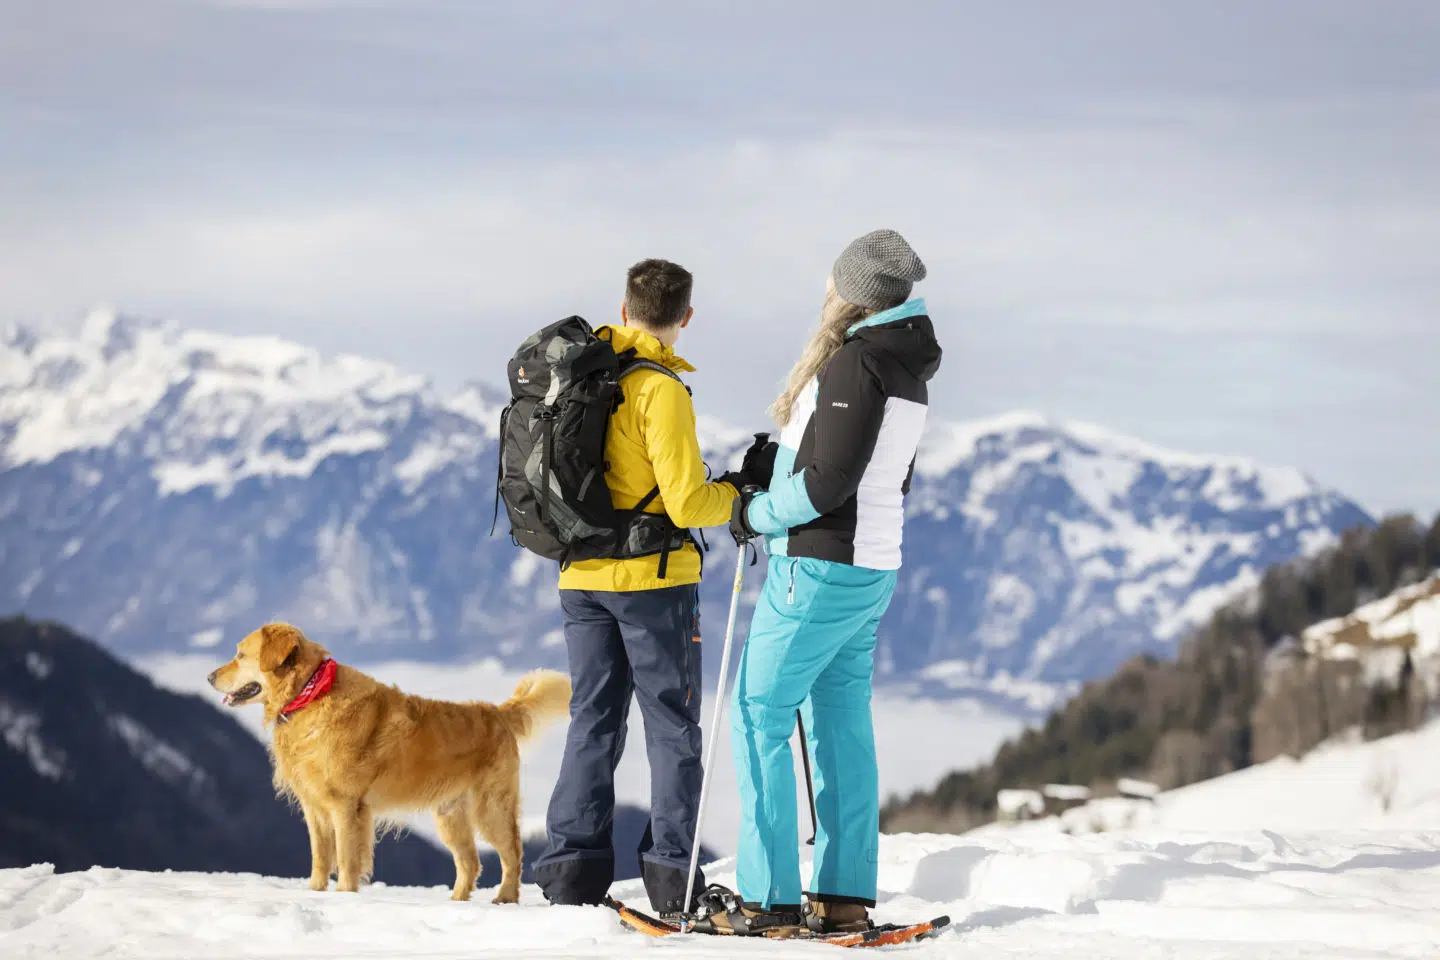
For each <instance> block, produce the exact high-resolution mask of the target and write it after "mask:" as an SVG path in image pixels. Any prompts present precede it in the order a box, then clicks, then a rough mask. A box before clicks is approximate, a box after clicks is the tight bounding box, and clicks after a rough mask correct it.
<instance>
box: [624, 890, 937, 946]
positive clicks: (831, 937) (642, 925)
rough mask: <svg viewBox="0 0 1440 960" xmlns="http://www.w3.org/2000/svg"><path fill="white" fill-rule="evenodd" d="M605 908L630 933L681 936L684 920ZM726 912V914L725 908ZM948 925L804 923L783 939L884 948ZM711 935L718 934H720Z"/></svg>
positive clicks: (722, 893) (703, 917) (922, 937)
mask: <svg viewBox="0 0 1440 960" xmlns="http://www.w3.org/2000/svg"><path fill="white" fill-rule="evenodd" d="M708 892H710V891H707V893H708ZM717 893H718V895H719V896H720V898H721V903H720V905H721V906H727V907H728V906H729V905H730V904H728V903H726V902H725V901H724V897H725V896H726V895H728V896H730V897H734V896H735V894H733V893H731V892H730V891H729V890H726V889H725V888H724V887H721V888H720V889H719V891H717ZM737 900H738V898H737ZM713 903H714V901H713V900H712V904H713ZM605 905H606V906H608V907H609V908H610V909H612V910H614V911H615V912H616V913H618V914H619V915H620V922H621V923H623V924H624V925H625V926H627V927H629V928H630V929H631V930H634V931H636V932H637V933H643V934H645V935H646V936H650V937H668V936H671V935H673V934H677V933H681V934H683V933H685V927H684V926H683V925H682V924H683V921H684V919H685V918H680V919H681V920H682V923H668V922H666V921H664V920H659V919H657V918H655V917H652V916H649V915H647V914H644V913H641V912H640V911H638V910H632V909H630V908H629V907H627V906H625V904H623V903H621V902H619V901H618V900H609V899H607V900H606V901H605ZM701 910H702V911H703V910H704V905H703V904H702V906H701ZM716 912H718V908H717V909H716V910H713V911H711V913H710V914H709V915H706V914H704V913H703V912H702V913H701V919H700V920H698V921H696V925H695V926H694V927H692V928H691V930H693V931H694V932H696V933H700V932H702V931H701V930H700V929H699V924H700V923H703V922H707V921H709V920H710V919H711V918H712V917H713V916H714V914H715V913H716ZM726 912H727V915H728V913H729V911H728V909H727V911H726ZM742 912H743V910H742ZM797 919H802V918H797ZM832 919H834V918H833V917H832ZM851 922H854V921H851ZM865 922H866V923H869V918H868V917H867V918H866V921H865ZM949 925H950V918H949V917H936V918H935V919H934V920H930V921H927V922H925V923H912V924H903V925H902V924H893V923H889V924H885V925H884V926H874V925H871V926H870V927H869V929H865V930H857V931H852V932H837V933H815V932H813V931H812V930H810V929H809V926H808V923H806V924H804V925H802V926H801V929H799V930H798V931H797V932H796V933H795V934H794V935H792V936H790V937H787V939H793V940H801V941H810V942H814V943H828V944H830V945H831V946H835V947H888V946H895V945H897V944H902V943H909V942H910V941H912V940H915V941H919V940H926V939H929V938H930V937H933V936H935V935H936V934H938V933H939V932H940V931H941V930H943V929H944V928H945V927H948V926H949ZM707 932H708V931H707ZM714 932H716V933H719V932H720V931H714ZM724 935H727V936H734V935H735V934H734V931H733V930H732V931H731V932H730V933H728V934H724ZM757 935H758V936H765V934H764V933H758V934H757V933H751V934H749V936H757Z"/></svg>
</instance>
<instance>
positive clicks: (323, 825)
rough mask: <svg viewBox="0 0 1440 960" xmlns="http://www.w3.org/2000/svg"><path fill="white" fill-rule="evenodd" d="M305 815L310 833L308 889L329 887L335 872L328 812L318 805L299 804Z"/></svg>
mask: <svg viewBox="0 0 1440 960" xmlns="http://www.w3.org/2000/svg"><path fill="white" fill-rule="evenodd" d="M300 809H301V810H303V811H304V813H305V826H306V827H307V828H308V829H309V831H310V889H311V890H326V889H329V887H330V874H332V873H334V872H335V826H334V824H333V823H332V822H331V820H330V811H328V810H326V809H325V808H324V807H322V806H320V805H319V804H314V803H308V802H306V801H304V800H302V801H301V802H300Z"/></svg>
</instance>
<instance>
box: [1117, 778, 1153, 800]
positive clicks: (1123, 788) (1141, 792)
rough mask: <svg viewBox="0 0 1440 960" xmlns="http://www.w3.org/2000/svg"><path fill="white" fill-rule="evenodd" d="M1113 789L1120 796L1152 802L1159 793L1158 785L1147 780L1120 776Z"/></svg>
mask: <svg viewBox="0 0 1440 960" xmlns="http://www.w3.org/2000/svg"><path fill="white" fill-rule="evenodd" d="M1115 789H1116V790H1117V791H1119V793H1120V796H1122V797H1128V798H1129V799H1131V800H1148V801H1150V802H1152V803H1153V802H1154V800H1155V798H1156V797H1158V796H1159V795H1160V787H1159V786H1157V785H1156V784H1153V783H1151V782H1150V781H1148V780H1133V779H1131V778H1130V777H1121V778H1120V779H1119V780H1118V781H1117V782H1116V784H1115Z"/></svg>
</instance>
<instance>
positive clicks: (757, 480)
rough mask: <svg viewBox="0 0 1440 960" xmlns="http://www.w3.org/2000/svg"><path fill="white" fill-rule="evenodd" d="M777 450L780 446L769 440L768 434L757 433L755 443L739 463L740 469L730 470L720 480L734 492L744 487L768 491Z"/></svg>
mask: <svg viewBox="0 0 1440 960" xmlns="http://www.w3.org/2000/svg"><path fill="white" fill-rule="evenodd" d="M779 450H780V444H778V443H776V442H774V441H773V440H771V439H770V434H768V433H757V434H755V442H754V443H752V444H750V449H749V450H746V451H745V459H744V460H743V461H741V463H740V469H739V470H731V471H729V472H728V473H725V474H724V475H722V476H721V477H720V479H721V480H723V481H725V482H726V483H728V484H730V485H731V486H732V487H734V488H735V489H736V490H743V489H745V488H746V487H759V488H760V489H761V490H768V489H769V488H770V477H771V475H772V474H774V472H775V454H776V453H778V452H779Z"/></svg>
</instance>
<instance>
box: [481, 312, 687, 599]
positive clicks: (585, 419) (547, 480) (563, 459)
mask: <svg viewBox="0 0 1440 960" xmlns="http://www.w3.org/2000/svg"><path fill="white" fill-rule="evenodd" d="M639 369H650V370H656V371H658V372H660V373H663V374H665V375H666V376H668V377H671V378H673V379H675V380H676V381H679V380H680V378H679V377H678V376H676V375H675V373H674V371H672V370H670V369H669V368H667V367H664V366H662V365H660V364H658V363H655V362H653V361H650V360H641V359H637V358H636V357H635V356H634V351H633V350H627V351H625V352H624V353H623V354H616V353H615V350H614V348H613V347H612V346H611V344H610V341H609V340H608V339H604V338H601V337H598V336H596V334H595V331H594V330H592V329H591V327H590V324H588V323H586V322H585V320H584V319H583V318H581V317H578V316H572V317H566V318H565V319H564V320H560V321H558V322H556V323H552V324H550V325H549V326H547V327H545V328H543V329H542V330H539V331H537V332H536V333H535V334H533V335H532V336H530V337H529V338H528V339H526V340H525V342H524V343H522V344H521V345H520V348H519V349H518V350H516V352H515V355H514V356H513V357H511V359H510V363H509V369H508V373H509V380H510V403H509V404H508V405H507V406H506V407H505V410H504V412H503V413H502V414H501V415H500V463H499V467H498V471H497V476H496V491H495V499H496V503H495V516H496V519H497V521H498V519H499V515H500V503H501V502H503V503H504V504H505V513H506V515H507V516H508V517H509V520H510V536H511V537H512V538H513V539H514V541H515V543H516V544H517V545H519V546H522V547H524V548H526V549H527V550H530V551H531V552H533V553H536V554H538V555H540V556H542V557H545V558H546V559H549V560H558V561H560V563H561V565H562V567H563V566H565V565H568V564H570V563H573V562H575V561H577V560H594V559H599V558H613V559H626V558H630V557H644V556H650V555H653V554H658V555H659V557H660V561H659V563H660V570H659V573H660V577H661V579H664V577H665V568H666V564H667V561H668V559H669V554H670V552H671V551H672V550H676V549H679V548H680V547H681V546H683V545H684V544H685V543H686V542H688V541H690V539H691V538H690V532H689V531H688V530H683V529H681V528H679V527H676V526H675V524H674V523H673V522H671V520H670V518H669V516H667V515H666V514H664V513H645V512H644V511H645V508H646V507H647V506H649V505H650V503H651V502H652V501H653V500H654V499H655V498H656V497H657V496H659V495H660V488H659V487H656V488H655V489H653V490H651V491H650V493H649V494H647V495H646V496H645V497H644V498H642V499H641V501H640V503H639V504H637V505H636V506H635V507H634V508H632V509H628V510H618V509H616V508H615V505H614V503H613V502H612V501H611V497H610V488H609V486H608V485H607V484H606V482H605V466H606V464H605V435H606V433H607V431H608V428H609V424H610V414H611V413H612V412H614V410H615V409H616V408H618V407H619V405H620V404H621V403H622V402H624V398H623V394H622V392H621V389H620V383H621V381H622V380H623V379H624V377H625V375H626V374H628V373H630V372H632V371H634V370H639ZM490 532H491V533H492V534H493V533H494V532H495V530H494V526H493V525H492V526H491V531H490Z"/></svg>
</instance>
